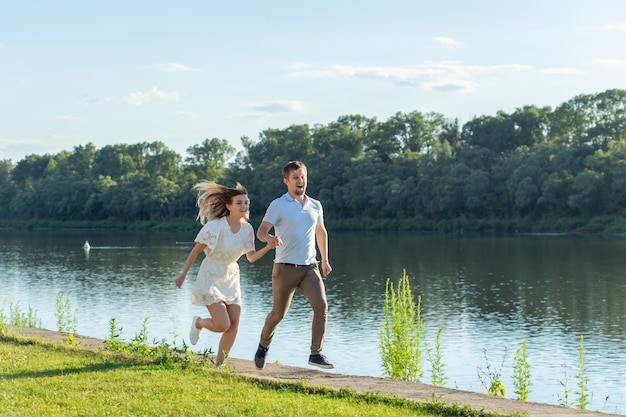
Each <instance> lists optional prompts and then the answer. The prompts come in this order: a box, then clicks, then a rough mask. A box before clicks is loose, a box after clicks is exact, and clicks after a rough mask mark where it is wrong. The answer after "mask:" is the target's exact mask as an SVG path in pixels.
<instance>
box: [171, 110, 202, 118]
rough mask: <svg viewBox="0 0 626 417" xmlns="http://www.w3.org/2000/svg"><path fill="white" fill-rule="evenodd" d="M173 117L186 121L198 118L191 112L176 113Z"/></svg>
mask: <svg viewBox="0 0 626 417" xmlns="http://www.w3.org/2000/svg"><path fill="white" fill-rule="evenodd" d="M174 115H175V116H177V117H184V118H187V119H195V118H196V117H198V116H199V115H198V113H196V112H193V111H177V112H175V113H174Z"/></svg>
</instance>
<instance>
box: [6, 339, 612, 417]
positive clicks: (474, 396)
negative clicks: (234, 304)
mask: <svg viewBox="0 0 626 417" xmlns="http://www.w3.org/2000/svg"><path fill="white" fill-rule="evenodd" d="M11 328H12V329H14V330H16V331H17V332H19V333H20V334H22V335H23V336H24V337H34V338H41V339H47V340H50V341H53V342H62V341H63V340H64V339H66V338H67V336H65V335H63V334H61V333H59V332H55V331H51V330H45V329H33V328H27V327H11ZM76 339H77V340H78V341H79V342H80V344H81V345H83V346H94V347H100V346H103V345H104V341H103V340H102V339H96V338H92V337H85V336H77V337H76ZM227 363H228V364H230V365H231V366H233V368H235V369H236V370H237V372H238V373H240V374H241V375H245V376H247V377H252V378H260V379H270V380H280V381H292V382H306V383H307V384H308V385H312V386H321V387H329V388H334V389H341V388H347V389H350V390H352V391H355V392H363V393H366V392H370V393H378V394H383V395H392V396H395V397H400V398H407V399H410V400H414V401H421V402H426V401H432V400H433V398H436V399H438V400H441V401H445V402H447V403H452V404H457V405H460V406H470V407H471V408H473V409H476V410H484V411H487V412H500V413H511V414H512V413H520V414H525V415H528V416H531V417H532V416H546V417H565V416H605V417H606V416H614V415H617V414H605V413H599V412H593V411H581V410H576V409H573V408H567V407H562V406H557V405H549V404H542V403H535V402H529V401H518V400H512V399H507V398H497V397H493V396H490V395H484V394H479V393H474V392H469V391H462V390H456V389H452V388H442V387H434V386H432V385H427V384H418V383H414V382H402V381H393V380H390V379H385V378H375V377H369V376H354V375H342V374H337V373H327V372H324V371H318V370H313V369H308V368H298V367H293V366H284V365H276V364H272V363H268V364H267V365H266V367H265V369H263V370H262V371H260V370H258V369H256V367H255V366H254V363H253V362H252V360H244V359H237V358H228V360H227Z"/></svg>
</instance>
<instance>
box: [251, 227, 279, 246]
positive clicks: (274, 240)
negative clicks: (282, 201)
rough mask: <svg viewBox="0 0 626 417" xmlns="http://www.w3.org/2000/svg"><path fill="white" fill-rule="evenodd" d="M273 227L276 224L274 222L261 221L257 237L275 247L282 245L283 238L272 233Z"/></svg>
mask: <svg viewBox="0 0 626 417" xmlns="http://www.w3.org/2000/svg"><path fill="white" fill-rule="evenodd" d="M273 227H274V225H273V224H272V223H268V222H266V221H263V222H261V225H260V226H259V229H258V230H257V231H256V237H258V238H259V240H260V241H261V242H265V243H267V244H268V245H272V246H273V247H276V246H281V245H282V244H283V241H282V240H281V238H280V237H279V236H273V235H271V234H270V230H272V228H273Z"/></svg>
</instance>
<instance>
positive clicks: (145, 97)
mask: <svg viewBox="0 0 626 417" xmlns="http://www.w3.org/2000/svg"><path fill="white" fill-rule="evenodd" d="M155 100H157V101H179V100H180V93H176V92H173V93H166V92H165V91H161V90H159V89H158V88H156V87H152V88H151V89H150V90H148V91H137V92H134V93H130V94H129V95H127V96H126V97H124V98H122V101H123V102H124V103H126V104H132V105H133V106H141V105H142V104H145V103H147V102H149V101H155Z"/></svg>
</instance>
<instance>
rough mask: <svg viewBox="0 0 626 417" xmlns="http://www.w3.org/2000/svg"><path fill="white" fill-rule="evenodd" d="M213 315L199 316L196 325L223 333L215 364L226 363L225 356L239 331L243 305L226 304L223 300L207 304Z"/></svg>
mask: <svg viewBox="0 0 626 417" xmlns="http://www.w3.org/2000/svg"><path fill="white" fill-rule="evenodd" d="M207 309H208V310H209V313H211V317H207V318H198V320H196V327H197V328H198V329H200V328H205V329H208V330H210V331H212V332H215V333H222V337H221V338H220V342H219V346H218V351H217V356H216V358H215V365H217V366H220V365H221V364H222V363H224V358H225V356H226V355H228V352H230V349H231V348H232V347H233V344H234V343H235V338H236V337H237V331H238V330H239V317H240V316H241V306H240V305H237V304H231V305H226V304H224V303H222V302H220V303H214V304H211V305H208V306H207Z"/></svg>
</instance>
